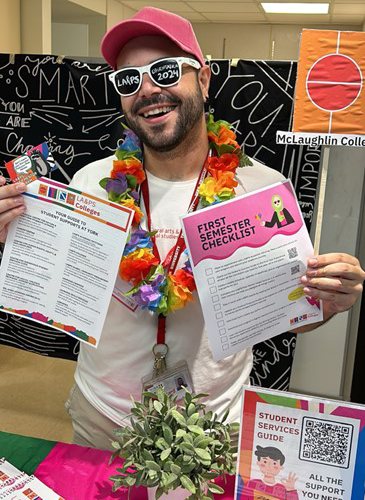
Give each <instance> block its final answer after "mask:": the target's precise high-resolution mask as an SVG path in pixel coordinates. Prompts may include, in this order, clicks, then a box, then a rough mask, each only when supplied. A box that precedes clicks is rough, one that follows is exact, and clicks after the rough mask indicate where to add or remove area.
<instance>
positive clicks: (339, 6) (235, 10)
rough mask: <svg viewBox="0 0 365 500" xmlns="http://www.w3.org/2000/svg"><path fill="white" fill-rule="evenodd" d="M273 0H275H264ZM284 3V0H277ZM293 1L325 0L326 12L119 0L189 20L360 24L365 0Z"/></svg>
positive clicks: (243, 2) (255, 3)
mask: <svg viewBox="0 0 365 500" xmlns="http://www.w3.org/2000/svg"><path fill="white" fill-rule="evenodd" d="M265 1H274V0H265ZM278 1H280V3H286V0H278ZM291 1H295V2H300V3H303V1H305V2H306V3H307V2H308V1H309V2H312V3H313V2H327V3H329V4H330V8H329V14H317V15H316V14H312V15H303V14H294V15H293V14H266V13H265V12H264V9H263V8H262V7H261V4H260V0H228V1H222V0H185V1H183V0H178V1H172V0H171V1H164V0H157V1H155V0H151V1H149V2H148V3H146V2H143V1H140V0H119V2H120V3H121V4H123V5H126V6H128V7H130V8H132V9H135V10H139V9H140V8H142V7H144V6H145V5H150V6H152V7H159V8H163V9H166V10H169V11H171V12H175V13H176V14H181V15H183V16H184V17H186V18H187V19H189V20H190V21H192V22H213V23H226V22H230V23H264V24H322V25H331V24H349V25H355V26H361V27H362V26H363V25H364V22H365V0H291Z"/></svg>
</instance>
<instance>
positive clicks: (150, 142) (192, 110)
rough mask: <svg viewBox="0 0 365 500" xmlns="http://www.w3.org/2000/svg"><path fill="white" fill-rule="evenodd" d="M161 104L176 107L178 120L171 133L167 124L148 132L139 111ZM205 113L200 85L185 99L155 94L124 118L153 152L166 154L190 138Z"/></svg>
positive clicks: (141, 101) (157, 126)
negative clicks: (140, 119)
mask: <svg viewBox="0 0 365 500" xmlns="http://www.w3.org/2000/svg"><path fill="white" fill-rule="evenodd" d="M155 104H160V105H161V106H163V105H165V106H169V105H174V106H176V109H177V110H178V116H177V120H176V123H175V126H174V129H173V131H172V132H171V133H167V132H165V127H166V125H165V124H161V125H155V126H154V127H153V131H146V130H145V129H144V127H143V125H142V124H141V123H140V122H139V120H138V111H139V110H140V109H142V108H144V107H146V106H151V105H155ZM203 113H204V99H203V95H202V93H201V89H200V87H199V85H198V84H197V85H196V89H195V92H194V93H191V94H188V95H187V96H186V97H184V99H179V98H178V97H173V96H170V95H169V94H155V95H153V96H152V97H151V98H149V99H141V100H140V101H137V102H136V103H135V104H134V105H133V106H132V109H131V112H130V113H126V112H124V118H125V120H126V122H127V125H128V126H129V128H131V129H132V130H133V132H134V133H135V134H137V136H138V137H139V139H140V140H141V141H142V142H143V144H144V145H145V146H147V147H148V148H149V149H151V150H152V151H156V152H159V153H166V152H169V151H172V150H174V149H175V148H176V147H177V146H179V144H181V143H182V142H183V141H184V139H186V137H187V136H188V134H189V133H190V132H191V130H192V129H193V128H194V127H195V125H196V124H197V123H198V122H199V121H200V119H201V117H202V114H203ZM135 117H136V118H135Z"/></svg>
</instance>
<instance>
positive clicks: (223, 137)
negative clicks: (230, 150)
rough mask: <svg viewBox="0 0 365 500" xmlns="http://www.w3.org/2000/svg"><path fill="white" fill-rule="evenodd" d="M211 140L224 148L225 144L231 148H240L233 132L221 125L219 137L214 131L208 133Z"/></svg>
mask: <svg viewBox="0 0 365 500" xmlns="http://www.w3.org/2000/svg"><path fill="white" fill-rule="evenodd" d="M208 137H209V139H210V140H211V141H212V142H214V143H215V144H217V146H222V145H223V144H227V145H229V146H235V147H236V148H239V145H238V143H237V142H236V134H235V133H234V132H232V130H230V129H229V128H228V127H225V126H224V125H221V126H220V128H219V131H218V135H217V134H215V133H214V132H212V131H209V132H208Z"/></svg>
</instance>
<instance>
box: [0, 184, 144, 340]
mask: <svg viewBox="0 0 365 500" xmlns="http://www.w3.org/2000/svg"><path fill="white" fill-rule="evenodd" d="M24 197H25V203H26V206H27V211H26V213H24V214H22V215H21V216H19V217H18V218H17V219H16V220H15V221H13V222H12V223H11V225H10V227H9V231H8V236H7V241H6V245H5V248H4V255H3V259H2V263H1V271H0V308H1V309H3V310H5V311H7V312H10V313H12V314H15V315H18V316H25V317H27V318H29V319H32V320H34V321H37V322H39V323H45V324H47V325H49V326H52V327H53V328H56V329H58V330H62V331H64V332H66V333H68V334H69V335H71V336H74V337H76V338H78V339H80V340H81V341H83V342H86V343H88V344H90V345H92V346H94V347H97V345H98V342H99V339H100V335H101V331H102V328H103V324H104V321H105V317H106V313H107V310H108V307H109V302H110V299H111V296H112V292H113V288H114V284H115V282H116V277H117V274H118V267H119V263H120V260H121V257H122V253H123V249H124V246H125V244H126V241H127V236H128V232H129V228H130V225H131V222H132V219H133V213H134V212H133V210H130V209H128V208H126V207H123V206H121V205H117V204H114V203H111V202H109V201H106V200H101V199H99V198H96V197H94V196H92V195H88V194H87V193H83V192H81V191H78V190H77V189H74V188H70V187H68V186H66V185H64V184H61V183H58V182H55V181H53V180H50V179H46V178H44V177H42V178H40V179H38V180H35V181H34V182H31V183H30V184H28V187H27V192H26V193H25V194H24Z"/></svg>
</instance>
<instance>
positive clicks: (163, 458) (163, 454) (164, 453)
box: [160, 448, 171, 461]
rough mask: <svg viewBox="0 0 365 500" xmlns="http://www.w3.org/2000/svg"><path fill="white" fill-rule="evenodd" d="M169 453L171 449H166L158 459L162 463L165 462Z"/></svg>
mask: <svg viewBox="0 0 365 500" xmlns="http://www.w3.org/2000/svg"><path fill="white" fill-rule="evenodd" d="M170 453H171V448H167V449H166V450H164V451H163V452H162V453H161V455H160V458H161V460H162V461H164V460H166V458H167V457H168V456H169V455H170Z"/></svg>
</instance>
